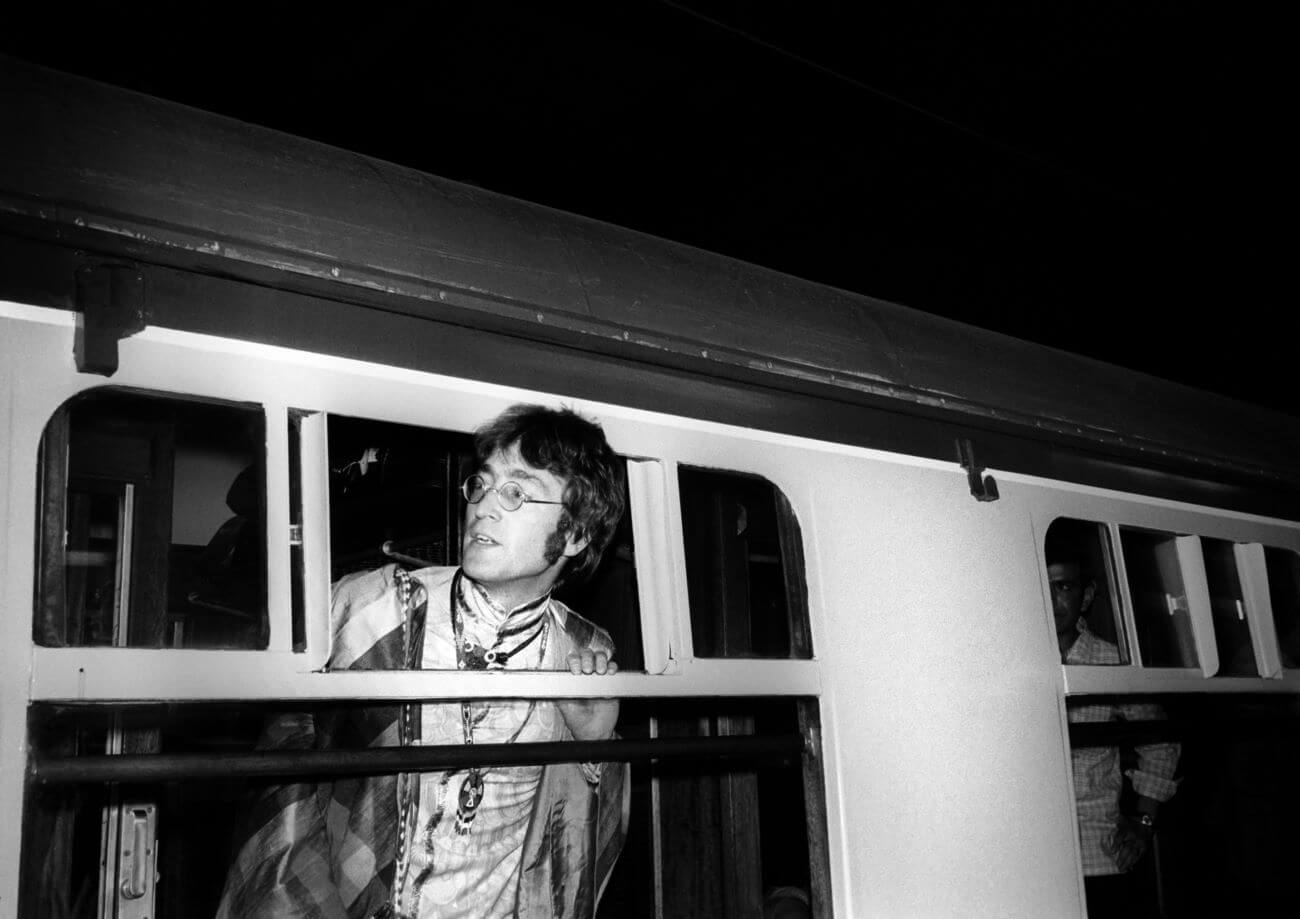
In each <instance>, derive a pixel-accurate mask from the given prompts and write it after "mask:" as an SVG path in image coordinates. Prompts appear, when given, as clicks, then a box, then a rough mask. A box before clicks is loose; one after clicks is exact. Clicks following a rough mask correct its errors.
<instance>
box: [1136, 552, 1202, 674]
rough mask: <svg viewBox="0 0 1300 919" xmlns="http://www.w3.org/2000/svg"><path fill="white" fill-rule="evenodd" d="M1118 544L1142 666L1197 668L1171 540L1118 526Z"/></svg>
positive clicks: (1189, 618) (1185, 598) (1190, 623)
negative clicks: (1131, 606)
mask: <svg viewBox="0 0 1300 919" xmlns="http://www.w3.org/2000/svg"><path fill="white" fill-rule="evenodd" d="M1120 542H1121V544H1122V545H1123V547H1124V567H1125V569H1126V571H1127V572H1128V586H1129V595H1130V596H1131V597H1132V598H1133V617H1134V620H1135V624H1136V625H1137V634H1138V652H1139V654H1140V656H1141V661H1142V663H1143V664H1144V665H1145V666H1147V667H1196V666H1198V664H1199V659H1198V657H1197V654H1196V642H1195V639H1194V638H1193V635H1192V619H1191V613H1190V611H1189V609H1188V605H1187V590H1186V588H1185V587H1184V586H1183V573H1182V568H1181V567H1180V565H1179V562H1178V547H1177V537H1176V536H1175V535H1173V534H1171V533H1159V532H1155V531H1152V530H1139V529H1137V528H1135V527H1121V528H1120Z"/></svg>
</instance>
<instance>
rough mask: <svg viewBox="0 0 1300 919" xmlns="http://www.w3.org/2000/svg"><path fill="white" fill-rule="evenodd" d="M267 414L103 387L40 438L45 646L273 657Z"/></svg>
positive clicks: (41, 640)
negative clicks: (269, 648)
mask: <svg viewBox="0 0 1300 919" xmlns="http://www.w3.org/2000/svg"><path fill="white" fill-rule="evenodd" d="M265 430H266V426H265V416H264V414H263V412H262V410H261V409H260V408H258V407H254V406H237V405H229V404H221V403H216V402H210V401H205V402H201V401H190V400H182V399H175V398H163V397H158V396H148V395H142V394H137V393H129V392H121V391H117V390H108V389H105V390H95V391H92V392H89V393H85V394H83V395H81V396H78V397H76V398H74V399H72V400H70V401H69V402H68V403H67V404H66V405H64V406H63V407H62V408H61V409H60V410H59V411H58V412H57V413H56V414H55V416H54V417H53V418H52V419H51V420H50V423H49V424H48V425H47V426H46V430H45V435H44V437H43V438H42V441H41V460H40V462H41V496H40V507H41V520H42V524H41V538H40V543H39V544H40V559H39V562H38V565H39V591H38V600H37V608H36V615H35V623H34V633H35V640H36V641H37V643H38V644H41V645H45V646H52V647H61V646H95V645H103V646H115V647H132V648H264V647H266V643H267V636H268V626H267V613H266V538H265V534H266V512H265V506H264V505H265V498H264V495H265V487H264V484H263V483H264V478H265V463H266V459H265V456H266V447H265V444H266V433H265Z"/></svg>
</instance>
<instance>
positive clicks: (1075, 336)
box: [0, 0, 1300, 414]
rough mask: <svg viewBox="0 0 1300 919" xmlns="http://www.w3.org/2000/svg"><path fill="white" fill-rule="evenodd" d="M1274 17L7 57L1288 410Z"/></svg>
mask: <svg viewBox="0 0 1300 919" xmlns="http://www.w3.org/2000/svg"><path fill="white" fill-rule="evenodd" d="M1281 7H1282V5H1278V12H1276V13H1272V12H1268V13H1262V12H1260V11H1259V10H1255V11H1253V12H1243V8H1242V7H1238V6H1232V5H1227V4H1213V5H1211V4H1205V5H1199V4H1180V3H1170V2H1156V0H1152V2H1147V3H1107V2H1079V3H1052V2H1044V0H1037V2H1035V0H1019V2H1002V3H962V2H902V0H894V2H884V3H866V2H864V3H853V2H848V0H844V2H839V0H806V2H804V3H801V4H793V3H776V2H759V3H745V2H740V0H732V2H725V0H684V2H680V3H678V2H653V0H607V2H604V3H554V4H543V3H526V2H518V3H473V4H469V3H462V4H455V5H452V4H439V3H395V4H378V3H376V4H367V5H352V6H351V7H347V8H343V7H340V8H339V9H340V12H336V13H335V12H326V10H327V9H329V7H327V6H326V5H312V6H311V7H293V8H290V7H289V6H287V5H279V4H273V3H266V4H263V5H262V6H260V7H248V8H245V9H242V10H241V9H240V8H239V7H227V6H219V5H212V6H204V7H185V8H181V7H176V6H174V5H173V6H170V7H160V8H158V10H157V11H155V12H146V11H145V8H143V7H136V6H134V5H133V6H130V7H122V8H120V9H118V8H114V9H111V10H110V9H108V8H106V7H97V8H95V10H96V11H94V12H91V11H80V12H77V13H75V14H73V13H69V12H68V11H66V10H63V9H52V10H51V11H50V12H44V11H41V10H37V11H34V12H33V11H28V12H26V13H23V14H22V18H21V19H20V20H17V21H13V22H10V23H8V24H7V25H8V28H6V29H5V30H3V31H0V51H2V52H4V53H8V54H12V55H14V56H17V57H22V58H25V59H28V60H32V61H36V62H38V63H43V64H47V65H49V66H52V67H56V68H58V69H61V70H66V71H70V72H73V73H81V74H85V75H87V76H90V77H94V78H96V79H101V80H104V81H106V82H110V83H116V84H119V85H123V86H127V87H129V88H132V89H137V90H141V91H144V92H147V93H150V94H153V95H157V96H162V97H165V98H170V99H174V100H177V101H180V102H184V103H187V104H190V105H194V106H196V107H199V108H203V109H207V110H210V111H215V112H219V113H222V114H226V115H230V116H233V117H235V118H239V119H242V120H245V121H250V122H254V123H258V124H263V125H268V126H271V127H275V128H278V129H281V130H284V131H287V132H289V133H293V134H299V135H302V136H306V137H310V138H314V139H317V140H321V141H325V142H328V143H331V144H335V145H338V146H341V147H346V148H348V149H352V150H356V151H359V152H362V153H367V154H370V155H373V156H377V157H380V158H382V159H386V160H391V161H394V162H398V163H402V164H404V165H408V166H412V167H414V168H417V169H420V170H422V171H426V172H430V173H434V174H438V175H442V176H446V177H448V178H453V179H459V180H462V181H466V182H472V183H474V184H477V185H480V186H482V187H484V188H488V189H492V190H494V191H499V192H502V193H505V194H508V195H512V196H515V197H519V198H523V199H526V200H530V201H536V202H539V203H542V204H546V205H549V206H552V207H557V208H560V209H562V210H566V211H572V212H575V213H578V214H583V215H585V216H589V217H594V218H597V219H601V220H606V221H609V222H611V223H616V224H620V225H623V226H627V227H631V228H634V229H637V230H641V231H644V232H648V233H652V234H655V235H658V236H663V237H667V238H670V239H674V240H678V241H681V242H685V243H689V244H691V245H695V246H699V247H701V248H704V249H709V250H713V251H716V252H721V253H724V254H726V255H730V256H733V257H736V258H740V259H744V260H746V261H751V262H755V263H758V264H761V265H765V266H768V267H771V268H775V269H778V270H781V271H785V272H788V273H790V274H794V275H798V276H801V277H805V278H810V279H812V280H816V281H820V282H823V283H826V284H832V285H835V286H839V287H843V288H847V289H849V290H853V291H857V292H860V293H864V294H869V295H871V296H875V297H880V298H882V299H887V300H892V301H895V302H898V303H902V304H905V305H908V306H911V307H915V308H917V309H921V310H925V311H927V312H931V313H936V314H940V315H944V316H948V317H951V318H953V319H957V320H960V321H963V322H968V323H971V324H974V325H979V326H982V327H985V328H989V329H994V330H996V331H999V332H1004V333H1007V334H1010V335H1014V336H1016V337H1019V338H1024V339H1028V340H1031V341H1036V342H1041V343H1044V344H1048V345H1052V346H1054V347H1058V348H1063V349H1066V350H1070V351H1075V352H1078V353H1081V354H1086V355H1089V356H1092V357H1096V358H1100V359H1102V360H1106V361H1109V362H1111V363H1116V364H1121V365H1124V366H1128V367H1133V368H1136V369H1139V370H1144V371H1147V372H1149V373H1153V374H1156V375H1158V376H1163V377H1166V378H1169V379H1173V380H1177V381H1179V382H1183V383H1188V384H1191V385H1194V386H1198V387H1200V388H1203V389H1209V390H1213V391H1217V392H1221V393H1224V394H1226V395H1230V396H1234V397H1236V398H1240V399H1244V400H1246V401H1250V402H1255V403H1258V404H1262V405H1267V406H1270V407H1273V408H1276V409H1280V410H1282V411H1286V412H1289V413H1292V414H1300V407H1297V406H1296V404H1295V403H1294V401H1293V399H1292V393H1293V391H1294V387H1293V385H1292V384H1291V382H1290V381H1289V375H1290V372H1291V370H1292V368H1293V366H1295V363H1296V360H1295V357H1294V355H1293V351H1294V348H1293V344H1292V342H1293V340H1294V333H1293V330H1292V326H1291V320H1290V319H1289V318H1288V317H1289V316H1290V314H1291V313H1292V312H1293V310H1294V307H1293V306H1287V305H1286V304H1287V303H1289V302H1291V297H1292V296H1293V294H1287V293H1286V291H1287V290H1288V289H1290V284H1289V278H1288V277H1286V273H1285V269H1284V265H1283V261H1282V259H1283V253H1284V252H1285V251H1289V250H1290V248H1291V246H1290V245H1288V244H1285V243H1284V240H1285V239H1287V238H1290V232H1291V231H1289V230H1286V229H1285V227H1287V226H1289V225H1290V224H1291V223H1292V221H1293V219H1294V218H1293V215H1294V213H1295V208H1294V203H1295V188H1294V179H1293V173H1294V161H1295V151H1294V144H1293V142H1292V141H1291V140H1290V137H1289V134H1290V132H1289V131H1288V130H1287V129H1286V122H1287V121H1289V120H1290V117H1291V112H1292V111H1293V110H1294V103H1293V102H1292V101H1291V100H1290V98H1289V94H1288V93H1289V91H1288V90H1285V89H1283V88H1282V87H1283V86H1284V85H1285V84H1284V83H1283V82H1282V70H1283V67H1282V63H1281V61H1282V58H1281V54H1280V52H1278V51H1275V50H1274V49H1275V48H1276V47H1277V46H1278V45H1280V43H1281V39H1282V36H1283V35H1284V34H1289V33H1286V32H1284V29H1283V24H1282V17H1283V15H1284V14H1283V12H1282V11H1281ZM182 9H183V10H184V12H181V10H182ZM10 15H12V14H10ZM1270 17H1271V18H1270ZM7 129H9V130H13V129H14V126H7Z"/></svg>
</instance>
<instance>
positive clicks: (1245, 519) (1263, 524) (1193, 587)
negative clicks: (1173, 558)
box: [1032, 488, 1300, 696]
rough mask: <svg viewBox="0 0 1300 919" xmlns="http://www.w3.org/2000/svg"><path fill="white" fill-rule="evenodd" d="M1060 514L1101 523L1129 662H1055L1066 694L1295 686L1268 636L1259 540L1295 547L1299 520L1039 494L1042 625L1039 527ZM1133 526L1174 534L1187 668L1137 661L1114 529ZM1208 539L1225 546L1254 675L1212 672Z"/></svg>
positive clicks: (1294, 673) (1090, 493) (1299, 542)
mask: <svg viewBox="0 0 1300 919" xmlns="http://www.w3.org/2000/svg"><path fill="white" fill-rule="evenodd" d="M1060 518H1070V519H1074V520H1081V521H1086V522H1088V523H1093V524H1100V525H1104V526H1105V528H1106V533H1107V542H1108V543H1109V545H1108V546H1107V552H1109V553H1110V554H1111V557H1110V559H1109V562H1110V564H1111V565H1113V566H1114V570H1115V573H1116V578H1117V579H1118V584H1117V585H1116V588H1117V594H1118V595H1117V596H1116V597H1115V601H1116V602H1117V604H1118V605H1119V606H1120V611H1119V612H1120V615H1121V617H1122V618H1121V621H1120V624H1119V627H1120V628H1122V629H1123V630H1124V633H1125V636H1126V639H1127V640H1128V641H1129V646H1130V648H1132V649H1134V652H1133V653H1132V654H1131V655H1130V656H1131V658H1132V660H1131V661H1130V662H1129V663H1127V664H1118V665H1107V666H1102V665H1080V664H1062V665H1061V673H1062V681H1063V683H1064V689H1065V694H1066V695H1067V696H1075V695H1087V694H1152V693H1187V692H1195V693H1205V692H1293V693H1294V692H1300V668H1289V669H1284V668H1282V666H1281V659H1280V656H1279V653H1278V646H1277V634H1276V630H1275V627H1274V624H1273V618H1272V607H1271V605H1270V601H1269V597H1268V582H1267V576H1266V570H1265V566H1264V547H1266V546H1268V547H1273V548H1277V549H1283V550H1287V551H1291V552H1297V553H1298V554H1300V527H1297V526H1295V525H1294V524H1288V523H1286V522H1284V521H1280V520H1274V519H1270V518H1265V517H1259V516H1255V515H1249V514H1241V513H1236V512H1229V511H1207V510H1205V509H1202V508H1193V507H1190V506H1188V505H1184V504H1179V503H1176V502H1172V501H1163V500H1156V499H1143V498H1139V497H1135V496H1126V495H1120V494H1117V493H1106V492H1102V491H1101V490H1093V489H1083V488H1079V489H1078V490H1073V491H1064V490H1062V491H1056V490H1053V491H1052V493H1050V497H1049V499H1048V500H1047V501H1043V502H1036V507H1035V508H1034V510H1033V512H1032V526H1033V530H1034V534H1035V535H1034V545H1035V548H1036V550H1037V555H1036V559H1035V561H1036V564H1037V566H1038V573H1039V579H1040V584H1041V589H1042V597H1043V607H1042V608H1043V611H1044V617H1045V618H1044V623H1045V625H1046V626H1047V627H1048V628H1049V629H1053V632H1052V647H1053V648H1055V634H1054V626H1053V625H1052V603H1051V586H1050V584H1049V583H1048V577H1047V566H1046V563H1045V551H1046V544H1045V540H1046V534H1047V529H1048V527H1049V526H1050V525H1051V524H1052V523H1053V522H1054V521H1055V520H1057V519H1060ZM1123 528H1134V529H1141V530H1147V531H1154V532H1159V533H1164V534H1168V535H1169V536H1171V537H1173V538H1174V539H1175V545H1176V548H1177V555H1178V560H1179V565H1180V570H1181V574H1182V577H1183V586H1184V590H1185V592H1186V595H1187V600H1188V611H1189V614H1190V621H1191V625H1192V637H1193V639H1194V641H1195V645H1196V649H1197V654H1198V657H1199V665H1198V666H1196V667H1148V666H1143V665H1142V664H1140V663H1138V658H1139V654H1138V653H1137V650H1136V649H1137V648H1138V644H1137V632H1136V623H1135V619H1134V616H1133V604H1132V597H1131V596H1130V581H1129V576H1128V570H1127V567H1126V563H1125V559H1124V553H1123V549H1122V543H1121V541H1120V531H1121V529H1123ZM1204 538H1209V539H1218V540H1223V541H1225V542H1230V543H1232V544H1233V545H1234V556H1235V558H1236V561H1237V573H1238V577H1239V578H1240V580H1241V585H1242V593H1243V603H1244V606H1245V609H1246V617H1247V620H1248V622H1249V624H1250V629H1251V642H1252V646H1253V649H1254V652H1255V656H1256V661H1257V662H1258V663H1259V664H1260V665H1261V666H1260V671H1261V674H1263V675H1261V676H1216V675H1215V674H1216V672H1217V670H1218V664H1219V659H1218V645H1217V643H1216V639H1215V634H1214V622H1213V612H1212V609H1211V606H1210V593H1209V586H1208V577H1207V573H1206V568H1205V559H1204V554H1203V547H1202V539H1204Z"/></svg>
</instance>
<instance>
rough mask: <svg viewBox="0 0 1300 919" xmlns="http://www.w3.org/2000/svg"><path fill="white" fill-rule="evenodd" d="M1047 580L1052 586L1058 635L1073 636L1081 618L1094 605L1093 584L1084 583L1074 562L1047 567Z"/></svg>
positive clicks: (1053, 610)
mask: <svg viewBox="0 0 1300 919" xmlns="http://www.w3.org/2000/svg"><path fill="white" fill-rule="evenodd" d="M1047 580H1048V582H1049V583H1050V584H1051V586H1052V615H1053V617H1054V618H1055V619H1056V634H1057V635H1073V634H1074V632H1075V630H1076V629H1077V628H1078V622H1079V617H1080V616H1082V615H1083V614H1084V613H1085V612H1087V609H1088V607H1089V606H1090V605H1092V594H1093V585H1092V582H1091V581H1089V582H1088V583H1086V584H1085V583H1084V582H1083V576H1082V571H1081V569H1080V567H1079V566H1078V565H1077V564H1074V563H1072V562H1068V563H1059V564H1054V565H1048V566H1047Z"/></svg>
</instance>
